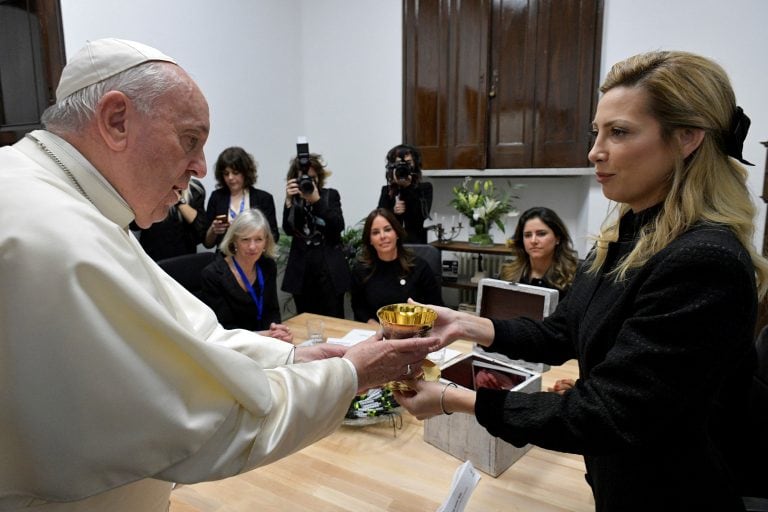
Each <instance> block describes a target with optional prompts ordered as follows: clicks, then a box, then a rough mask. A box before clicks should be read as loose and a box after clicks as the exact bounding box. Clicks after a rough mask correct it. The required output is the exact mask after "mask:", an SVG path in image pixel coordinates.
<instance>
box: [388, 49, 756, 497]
mask: <svg viewBox="0 0 768 512" xmlns="http://www.w3.org/2000/svg"><path fill="white" fill-rule="evenodd" d="M600 90H601V91H602V92H603V96H602V98H601V99H600V102H599V103H598V106H597V111H596V113H595V118H594V121H593V124H592V126H593V132H594V135H595V141H594V145H593V147H592V149H591V151H590V152H589V159H590V161H591V162H593V163H594V164H595V174H596V178H597V181H598V183H600V185H601V186H602V189H603V194H604V195H605V196H606V197H607V198H608V199H610V200H612V201H616V202H617V203H618V209H617V210H618V215H616V217H612V218H610V219H609V221H608V222H607V223H606V225H605V226H606V227H604V229H603V231H602V233H601V234H600V237H599V238H598V240H597V242H596V244H595V247H594V249H593V251H592V252H591V253H590V255H589V256H588V258H587V261H586V262H585V263H584V264H583V265H582V266H581V268H580V269H579V271H578V272H577V274H576V278H575V279H574V281H573V284H572V285H571V288H570V291H569V292H568V296H567V297H566V298H565V300H563V301H562V302H560V303H559V304H558V307H557V309H556V310H555V312H554V313H553V314H552V315H550V316H549V317H547V318H546V319H544V320H543V321H540V322H536V321H533V320H530V319H527V318H518V319H514V320H507V321H494V320H490V319H486V318H479V317H472V316H470V315H466V314H463V313H458V312H455V311H451V310H448V309H445V308H438V309H439V310H438V318H437V320H436V322H435V326H434V327H433V329H432V333H433V334H436V335H439V336H441V338H442V339H443V341H444V343H446V344H447V343H450V342H451V341H453V340H455V339H460V338H463V339H470V340H475V341H477V342H478V343H479V344H481V345H483V346H486V347H489V348H490V350H493V351H494V352H502V353H504V354H505V355H508V356H510V357H513V358H522V359H525V360H528V361H541V362H545V363H548V364H552V365H559V364H562V363H563V362H565V361H567V360H568V359H571V358H576V359H578V362H579V379H578V380H577V381H576V383H575V385H574V386H573V388H571V389H568V390H566V391H564V392H563V393H562V394H556V393H520V392H514V391H512V392H510V391H505V390H500V389H489V388H480V389H478V390H477V392H475V391H471V390H467V389H457V388H455V387H453V386H444V385H441V384H438V383H421V382H419V383H417V384H416V390H417V394H416V395H415V396H411V397H403V396H398V399H397V400H398V402H400V403H401V404H402V405H404V406H405V407H406V408H408V409H409V410H410V411H411V412H413V413H414V414H416V415H417V416H419V417H428V416H432V415H434V414H440V412H446V413H451V412H463V413H466V414H473V415H474V416H475V417H476V419H477V420H478V422H479V423H480V424H481V425H483V426H485V428H486V429H488V431H489V432H490V433H491V434H493V435H495V436H499V437H502V438H503V439H505V440H507V441H509V442H511V443H513V444H515V445H518V446H522V445H524V444H525V443H533V444H536V445H538V446H541V447H543V448H548V449H553V450H559V451H565V452H571V453H581V454H583V455H584V460H585V463H586V467H587V479H588V481H589V482H590V484H591V486H592V490H593V493H594V496H595V508H596V509H597V511H599V512H602V511H618V510H620V511H629V512H632V511H643V512H645V511H648V510H654V511H667V510H670V511H671V510H675V511H679V510H717V511H737V510H738V511H743V510H744V504H743V502H742V500H741V496H740V486H741V485H742V482H743V480H741V481H740V480H739V479H738V478H736V474H737V473H739V472H741V471H745V472H747V473H749V472H750V471H762V473H763V474H764V473H765V469H764V468H763V467H760V468H749V467H748V466H746V464H745V462H744V461H743V460H742V459H741V457H742V456H743V454H744V453H746V452H748V451H749V450H750V449H751V448H753V447H754V445H755V442H754V441H752V440H750V439H749V438H748V436H745V435H744V434H745V432H747V431H748V430H747V428H746V427H745V425H747V422H748V421H749V416H748V410H749V409H748V401H749V392H750V386H751V380H752V372H753V371H754V368H755V365H756V358H755V348H754V341H753V339H754V338H753V336H754V328H755V320H756V313H757V303H758V300H759V298H761V297H763V296H765V294H766V291H767V289H768V263H767V262H766V260H765V259H764V258H763V257H762V256H760V254H758V253H757V252H756V251H755V248H754V246H753V241H752V237H753V230H754V224H753V217H754V215H755V207H754V205H753V204H752V201H751V198H750V193H749V190H748V188H747V172H746V169H745V168H744V167H743V165H741V164H743V163H748V162H746V161H745V160H744V159H743V157H742V145H743V142H744V139H745V137H746V134H747V129H748V127H749V118H748V117H747V116H746V115H745V114H744V112H743V111H742V110H741V108H740V107H737V106H736V98H735V95H734V92H733V89H732V88H731V86H730V81H729V79H728V76H727V75H726V73H725V71H724V70H723V69H722V68H721V67H720V66H719V65H718V64H716V63H714V62H712V61H711V60H709V59H706V58H704V57H700V56H698V55H694V54H690V53H686V52H667V51H659V52H650V53H646V54H641V55H636V56H634V57H631V58H629V59H627V60H625V61H623V62H620V63H618V64H616V65H614V66H613V68H611V70H610V72H609V73H608V76H607V78H606V80H605V82H604V83H603V85H602V87H601V88H600Z"/></svg>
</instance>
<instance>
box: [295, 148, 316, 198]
mask: <svg viewBox="0 0 768 512" xmlns="http://www.w3.org/2000/svg"><path fill="white" fill-rule="evenodd" d="M296 162H297V163H298V164H299V171H300V172H301V174H300V176H299V178H298V180H296V181H297V183H298V185H299V190H301V192H302V194H311V193H312V191H313V190H315V181H314V180H313V179H312V178H311V177H310V176H309V143H308V142H307V138H306V137H299V138H298V139H297V140H296Z"/></svg>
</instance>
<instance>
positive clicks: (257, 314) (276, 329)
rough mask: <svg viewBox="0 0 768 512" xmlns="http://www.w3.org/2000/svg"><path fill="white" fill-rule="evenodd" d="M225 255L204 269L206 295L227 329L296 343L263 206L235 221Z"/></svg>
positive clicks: (224, 247)
mask: <svg viewBox="0 0 768 512" xmlns="http://www.w3.org/2000/svg"><path fill="white" fill-rule="evenodd" d="M219 249H221V253H222V255H223V256H224V257H223V258H216V259H215V260H214V261H213V262H212V263H210V264H209V265H208V266H206V267H205V268H204V269H203V273H202V291H201V297H200V298H201V299H202V300H203V302H205V303H206V304H208V305H209V306H210V307H211V309H213V311H214V313H216V317H217V318H218V319H219V323H220V324H221V325H223V326H224V327H226V328H227V329H236V328H239V329H247V330H249V331H257V332H259V334H263V335H264V336H270V337H272V338H277V339H280V340H283V341H288V342H290V341H292V340H293V334H291V331H290V329H289V328H288V327H287V326H285V325H283V324H281V323H280V321H281V320H280V305H279V303H278V301H277V264H276V263H275V260H274V258H275V254H276V248H275V241H274V239H273V238H272V232H271V231H270V229H269V222H268V221H267V218H266V217H265V216H264V214H263V213H261V212H260V211H259V210H256V209H253V210H245V211H243V212H242V213H241V214H240V215H238V216H237V218H236V219H235V220H234V222H233V223H232V225H231V226H230V228H229V229H228V230H227V232H226V233H225V234H224V239H223V240H222V241H221V245H220V246H219Z"/></svg>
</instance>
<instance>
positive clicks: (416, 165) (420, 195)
mask: <svg viewBox="0 0 768 512" xmlns="http://www.w3.org/2000/svg"><path fill="white" fill-rule="evenodd" d="M386 178H387V185H385V186H383V187H382V188H381V196H380V197H379V208H385V209H387V210H389V211H391V212H392V213H394V214H395V217H397V220H398V221H400V224H401V225H402V226H403V228H404V229H405V232H406V233H407V235H408V237H407V238H406V239H405V241H404V242H405V243H407V244H425V243H427V230H426V229H424V220H425V219H427V218H429V211H430V210H431V209H432V184H431V183H425V182H422V181H421V154H420V153H419V150H418V149H416V148H415V147H414V146H409V145H407V144H401V145H399V146H395V147H394V148H392V149H390V150H389V152H388V153H387V172H386Z"/></svg>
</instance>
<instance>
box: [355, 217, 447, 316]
mask: <svg viewBox="0 0 768 512" xmlns="http://www.w3.org/2000/svg"><path fill="white" fill-rule="evenodd" d="M405 237H406V234H405V230H404V229H403V227H402V226H401V225H400V223H399V222H398V221H397V218H396V217H395V215H394V214H393V213H392V212H391V211H390V210H387V209H384V208H377V209H375V210H373V211H372V212H371V213H370V214H368V217H367V218H366V219H365V225H364V226H363V244H362V251H361V254H360V256H359V258H358V261H357V263H356V264H355V267H354V269H353V271H352V311H353V312H354V314H355V320H357V321H359V322H368V323H369V324H372V325H376V326H378V325H379V323H378V319H377V317H376V311H377V310H378V309H379V308H380V307H382V306H386V305H388V304H396V303H400V302H407V301H408V299H409V298H411V299H413V300H415V301H417V302H422V303H425V304H442V303H443V298H442V295H441V292H440V283H439V281H438V278H437V276H435V274H434V273H433V272H432V270H431V269H430V268H429V265H428V264H427V262H425V261H424V260H423V259H421V258H419V257H418V256H416V255H415V254H413V253H412V252H411V251H409V250H408V249H406V248H405V247H403V240H405Z"/></svg>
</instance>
